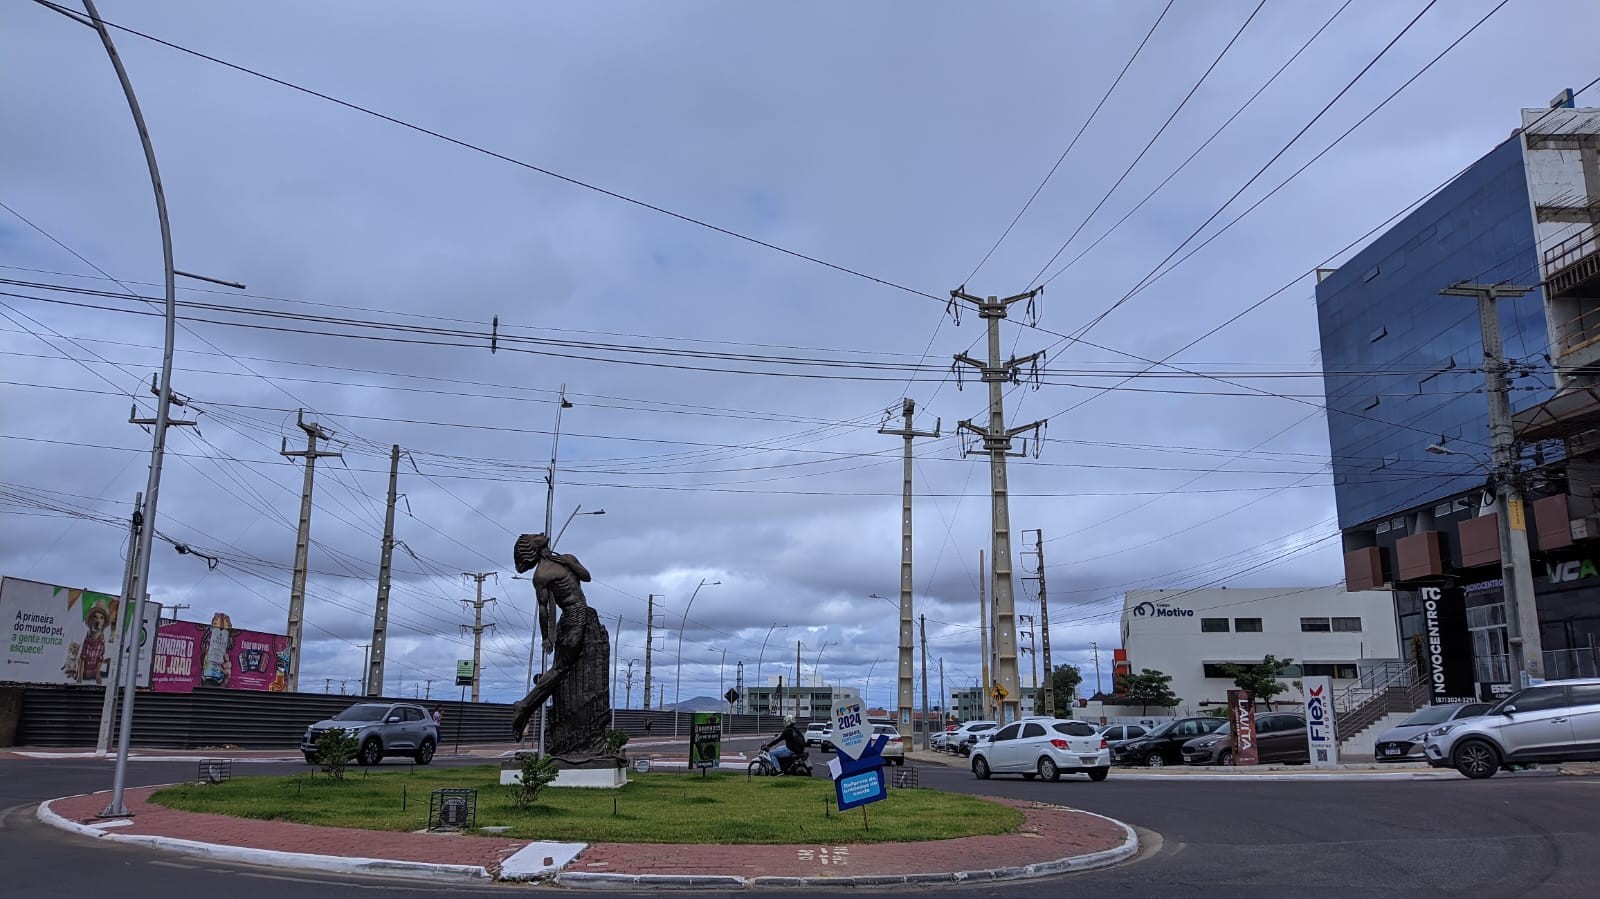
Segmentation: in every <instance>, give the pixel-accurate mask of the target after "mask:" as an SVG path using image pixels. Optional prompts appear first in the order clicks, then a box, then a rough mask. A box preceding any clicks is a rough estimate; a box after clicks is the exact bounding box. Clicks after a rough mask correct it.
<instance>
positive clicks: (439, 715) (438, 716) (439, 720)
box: [432, 706, 444, 727]
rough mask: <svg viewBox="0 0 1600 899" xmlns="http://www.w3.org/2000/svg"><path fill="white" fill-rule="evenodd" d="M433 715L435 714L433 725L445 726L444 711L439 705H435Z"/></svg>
mask: <svg viewBox="0 0 1600 899" xmlns="http://www.w3.org/2000/svg"><path fill="white" fill-rule="evenodd" d="M432 715H433V726H434V727H443V726H444V712H442V711H440V710H439V707H438V706H434V707H433V712H432Z"/></svg>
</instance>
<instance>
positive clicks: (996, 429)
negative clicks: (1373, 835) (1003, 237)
mask: <svg viewBox="0 0 1600 899" xmlns="http://www.w3.org/2000/svg"><path fill="white" fill-rule="evenodd" d="M1040 290H1041V288H1035V289H1033V290H1030V291H1028V292H1027V293H1019V294H1017V295H1016V296H1010V297H1006V298H1004V299H997V298H995V297H989V298H987V299H983V298H981V297H976V296H973V295H972V294H969V293H967V292H966V291H965V290H961V289H957V290H952V291H950V301H951V303H952V304H954V303H955V302H956V301H958V300H960V301H965V302H968V303H971V304H973V305H974V306H976V307H977V309H978V317H979V318H982V319H984V321H985V322H987V324H988V338H989V341H988V343H989V354H988V358H987V359H986V360H985V361H983V362H979V361H978V360H976V359H973V358H972V357H970V356H968V355H967V354H965V353H959V354H957V355H956V357H955V360H956V362H957V363H960V364H964V365H968V366H971V367H973V368H976V369H978V371H979V372H980V373H981V375H982V380H983V382H984V383H985V384H987V385H988V386H989V424H988V426H987V427H978V426H977V425H974V424H973V423H972V422H971V421H963V422H961V423H960V424H959V425H958V428H959V429H960V430H961V431H970V432H971V433H973V434H975V435H977V436H978V437H980V438H982V440H983V449H984V450H985V451H986V452H987V453H988V454H989V492H990V494H991V496H992V497H993V507H992V509H991V512H990V521H991V524H992V528H993V538H992V541H991V546H990V549H991V551H992V554H993V556H994V561H993V563H992V564H993V565H994V620H995V635H994V646H995V668H996V670H995V671H994V686H993V687H992V688H991V687H990V686H989V685H985V688H984V689H985V690H990V689H992V690H993V691H994V692H995V693H997V694H999V713H998V715H997V716H996V718H995V720H997V721H999V722H1000V723H1001V724H1006V723H1008V722H1011V721H1015V720H1017V718H1018V717H1019V716H1018V709H1019V708H1020V706H1019V702H1020V701H1021V685H1020V684H1019V683H1018V677H1017V633H1016V616H1017V610H1016V599H1015V596H1014V594H1013V592H1012V589H1013V587H1012V579H1011V506H1010V500H1009V494H1010V487H1009V486H1008V484H1007V482H1006V457H1007V456H1008V455H1013V453H1012V452H1011V441H1012V439H1013V438H1015V437H1017V436H1019V435H1021V434H1024V433H1026V432H1029V431H1032V432H1033V433H1034V445H1035V447H1036V448H1037V447H1038V443H1039V431H1040V429H1041V428H1043V427H1044V425H1045V422H1044V421H1036V422H1033V423H1032V424H1027V425H1023V426H1022V427H1018V428H1010V429H1008V428H1007V427H1006V416H1005V397H1004V385H1005V384H1008V383H1014V382H1016V381H1017V372H1018V371H1019V370H1020V369H1021V368H1023V367H1024V366H1027V365H1033V366H1035V368H1037V365H1038V362H1039V361H1040V360H1041V359H1043V358H1044V353H1043V352H1038V353H1033V354H1031V355H1028V356H1023V357H1021V358H1018V357H1015V356H1013V357H1012V358H1011V359H1009V360H1007V361H1001V359H1000V321H1001V319H1004V318H1005V317H1006V315H1007V310H1008V309H1009V308H1010V306H1011V305H1012V304H1013V303H1020V302H1023V301H1027V303H1028V305H1029V307H1030V308H1031V307H1032V305H1033V301H1034V299H1035V298H1036V297H1037V296H1038V295H1039V293H1040ZM1016 455H1020V454H1016Z"/></svg>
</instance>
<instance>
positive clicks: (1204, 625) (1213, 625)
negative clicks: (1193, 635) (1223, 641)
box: [1200, 618, 1228, 634]
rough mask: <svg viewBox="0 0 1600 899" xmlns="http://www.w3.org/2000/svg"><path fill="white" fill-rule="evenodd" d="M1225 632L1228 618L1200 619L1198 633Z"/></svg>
mask: <svg viewBox="0 0 1600 899" xmlns="http://www.w3.org/2000/svg"><path fill="white" fill-rule="evenodd" d="M1227 632H1228V619H1226V618H1202V619H1200V633H1202V634H1225V633H1227Z"/></svg>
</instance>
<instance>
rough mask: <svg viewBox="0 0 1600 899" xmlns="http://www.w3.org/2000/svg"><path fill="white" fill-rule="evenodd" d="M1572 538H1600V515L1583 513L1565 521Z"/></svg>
mask: <svg viewBox="0 0 1600 899" xmlns="http://www.w3.org/2000/svg"><path fill="white" fill-rule="evenodd" d="M1567 524H1568V526H1569V527H1570V528H1571V530H1572V539H1574V540H1600V516H1596V515H1585V516H1584V517H1582V518H1574V519H1572V520H1571V521H1569V522H1567Z"/></svg>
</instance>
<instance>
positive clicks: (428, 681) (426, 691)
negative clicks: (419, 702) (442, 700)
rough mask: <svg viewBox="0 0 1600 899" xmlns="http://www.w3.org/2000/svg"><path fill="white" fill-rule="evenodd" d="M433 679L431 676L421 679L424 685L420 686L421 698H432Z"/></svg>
mask: <svg viewBox="0 0 1600 899" xmlns="http://www.w3.org/2000/svg"><path fill="white" fill-rule="evenodd" d="M433 680H434V679H433V678H431V677H429V678H424V679H423V681H422V683H423V685H424V686H423V688H422V698H423V699H432V698H433Z"/></svg>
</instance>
